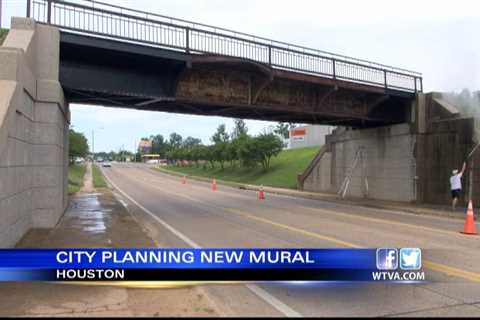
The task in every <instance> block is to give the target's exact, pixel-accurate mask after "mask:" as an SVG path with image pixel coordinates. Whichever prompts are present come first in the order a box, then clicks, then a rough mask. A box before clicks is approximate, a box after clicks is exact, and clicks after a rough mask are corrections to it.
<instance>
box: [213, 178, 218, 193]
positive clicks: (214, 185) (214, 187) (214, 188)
mask: <svg viewBox="0 0 480 320" xmlns="http://www.w3.org/2000/svg"><path fill="white" fill-rule="evenodd" d="M212 190H213V191H217V180H215V178H213V180H212Z"/></svg>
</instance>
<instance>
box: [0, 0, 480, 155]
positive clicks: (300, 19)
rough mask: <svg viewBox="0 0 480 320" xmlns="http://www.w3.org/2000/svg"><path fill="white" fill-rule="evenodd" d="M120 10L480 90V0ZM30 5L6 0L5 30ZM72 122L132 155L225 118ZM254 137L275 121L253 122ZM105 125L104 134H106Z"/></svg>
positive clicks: (429, 86) (113, 116) (78, 115)
mask: <svg viewBox="0 0 480 320" xmlns="http://www.w3.org/2000/svg"><path fill="white" fill-rule="evenodd" d="M109 2H110V3H115V4H118V5H121V6H126V7H132V8H136V9H139V10H146V11H149V12H155V13H160V14H163V15H169V16H173V17H177V18H184V19H188V20H193V21H196V22H201V23H206V24H210V25H216V26H220V27H225V28H229V29H234V30H238V31H242V32H246V33H252V34H255V35H258V36H263V37H267V38H273V39H275V40H280V41H285V42H292V43H295V44H299V45H304V46H308V47H313V48H317V49H321V50H325V51H330V52H335V53H338V54H344V55H348V56H353V57H356V58H363V59H367V60H372V61H375V62H379V63H384V64H388V65H393V66H396V67H402V68H406V69H410V70H415V71H419V72H421V73H422V74H423V78H424V80H423V83H424V89H425V91H426V92H428V91H459V90H461V89H463V88H468V89H470V90H479V89H480V41H479V40H478V39H479V34H480V32H479V31H480V1H475V0H472V1H461V0H456V1H438V0H437V1H418V0H416V1H409V0H403V1H396V2H394V1H384V0H383V1H381V0H379V1H376V0H371V1H367V0H363V1H355V0H351V1H346V0H344V1H341V0H336V1H315V0H310V1H308V0H296V1H284V0H263V1H260V0H241V1H233V0H229V1H226V0H169V1H167V0H137V1H131V0H117V1H109ZM25 3H26V0H25V1H24V0H3V11H2V12H3V14H2V25H3V27H8V26H9V24H10V17H11V16H14V15H20V16H21V15H24V12H25ZM71 111H72V124H73V125H74V129H75V130H77V131H81V132H84V133H85V134H86V135H87V138H89V139H90V137H91V131H92V130H95V150H96V151H110V150H112V149H113V150H118V149H119V148H120V147H122V146H124V147H125V148H127V149H130V150H132V149H133V147H134V143H135V141H136V140H138V139H140V138H141V137H142V136H149V135H150V134H156V133H160V134H163V135H164V136H168V135H169V134H170V133H171V132H172V131H176V132H178V133H180V134H181V135H182V136H184V137H186V136H188V135H191V136H195V137H199V138H201V139H202V140H203V142H204V143H208V142H209V137H210V136H211V135H212V133H213V131H214V129H215V127H216V126H218V125H219V124H221V123H226V124H227V128H229V129H231V128H232V120H231V119H227V118H220V117H199V116H185V115H175V114H167V113H160V112H145V111H134V110H118V109H116V110H115V111H114V112H112V111H113V109H111V108H99V107H87V106H77V105H72V106H71ZM247 124H248V127H249V128H250V132H251V133H257V132H260V131H261V130H263V128H264V127H265V126H267V125H271V123H267V122H261V121H247ZM100 128H103V129H100Z"/></svg>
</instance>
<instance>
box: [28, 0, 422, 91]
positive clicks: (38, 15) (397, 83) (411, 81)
mask: <svg viewBox="0 0 480 320" xmlns="http://www.w3.org/2000/svg"><path fill="white" fill-rule="evenodd" d="M27 17H31V18H34V19H35V20H36V21H38V22H40V23H46V24H51V25H54V26H57V27H59V28H61V29H63V30H66V31H71V32H80V33H86V34H91V35H96V36H101V37H106V38H114V39H119V40H123V41H128V42H135V43H142V44H145V45H152V46H159V47H164V48H169V49H173V50H181V51H183V52H187V53H191V54H216V55H224V56H231V57H238V58H244V59H249V60H252V61H256V62H260V63H264V64H267V65H269V66H271V67H273V68H276V69H284V70H289V71H295V72H300V73H306V74H312V75H317V76H321V77H328V78H331V79H338V80H344V81H350V82H356V83H362V84H368V85H372V86H379V87H384V88H387V89H395V90H401V91H410V92H417V91H422V90H423V84H422V75H421V74H420V73H418V72H414V71H410V70H406V69H400V68H395V67H391V66H387V65H383V64H378V63H374V62H370V61H366V60H361V59H355V58H351V57H347V56H342V55H337V54H333V53H329V52H326V51H320V50H315V49H310V48H306V47H302V46H296V45H292V44H288V43H284V42H279V41H274V40H269V39H265V38H261V37H256V36H253V35H249V34H245V33H240V32H236V31H232V30H228V29H224V28H218V27H212V26H208V25H205V24H199V23H194V22H190V21H186V20H181V19H175V18H171V17H167V16H162V15H158V14H152V13H148V12H142V11H138V10H134V9H128V8H122V7H119V6H115V5H111V4H107V3H103V2H97V1H90V0H77V1H61V0H27Z"/></svg>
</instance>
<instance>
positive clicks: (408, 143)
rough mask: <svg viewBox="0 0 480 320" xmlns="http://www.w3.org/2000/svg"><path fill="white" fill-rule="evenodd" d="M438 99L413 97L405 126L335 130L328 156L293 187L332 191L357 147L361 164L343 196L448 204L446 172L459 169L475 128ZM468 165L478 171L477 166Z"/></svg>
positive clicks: (479, 165)
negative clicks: (410, 111) (446, 107)
mask: <svg viewBox="0 0 480 320" xmlns="http://www.w3.org/2000/svg"><path fill="white" fill-rule="evenodd" d="M440 97H441V95H439V94H438V93H429V94H419V95H418V96H417V99H416V101H415V102H414V104H413V107H412V114H411V121H410V123H404V124H397V125H391V126H386V127H378V128H369V129H347V128H338V129H336V130H335V131H334V132H333V133H332V134H331V135H329V136H327V148H326V149H327V150H328V152H325V153H324V154H323V156H322V157H321V159H320V160H318V159H316V161H315V166H314V167H313V168H312V169H311V170H309V171H308V172H306V173H305V174H304V176H302V179H303V181H299V185H303V189H304V190H306V191H314V192H329V193H335V192H338V191H339V189H340V187H341V185H342V182H343V181H344V179H345V176H346V175H347V173H348V170H349V167H351V166H352V164H353V162H354V158H355V153H356V151H357V150H358V149H359V148H362V149H363V150H364V151H363V155H364V162H362V161H361V160H359V161H358V163H357V165H356V167H355V169H354V170H353V174H352V177H351V182H350V185H349V188H348V191H347V193H346V196H347V197H360V198H361V197H364V198H370V199H378V200H389V201H401V202H417V203H433V204H448V203H449V201H450V185H449V178H450V174H451V171H452V170H453V169H455V168H457V169H460V168H461V166H462V163H463V161H464V159H465V158H466V156H467V154H468V153H469V152H470V150H472V148H473V146H474V142H473V133H474V130H475V124H474V120H473V119H472V118H462V117H460V115H459V113H458V110H454V108H449V109H445V108H443V107H442V106H441V105H440V104H438V103H436V102H435V99H440ZM477 158H478V156H477ZM474 159H476V158H474ZM479 159H480V158H479ZM474 162H475V167H476V168H480V161H477V160H475V161H474ZM477 162H478V163H477ZM478 170H479V169H477V171H478ZM477 176H478V174H477V175H475V177H477ZM468 179H469V177H468V175H465V177H464V178H463V179H462V183H463V189H464V190H465V192H464V195H463V196H462V199H461V201H462V202H463V204H465V200H466V195H467V194H468V186H469V181H468ZM477 180H479V179H477ZM366 182H367V183H368V187H367V185H366ZM473 190H474V194H473V200H474V201H476V202H477V201H480V196H478V195H479V194H480V192H478V191H475V190H476V189H475V188H474V189H473Z"/></svg>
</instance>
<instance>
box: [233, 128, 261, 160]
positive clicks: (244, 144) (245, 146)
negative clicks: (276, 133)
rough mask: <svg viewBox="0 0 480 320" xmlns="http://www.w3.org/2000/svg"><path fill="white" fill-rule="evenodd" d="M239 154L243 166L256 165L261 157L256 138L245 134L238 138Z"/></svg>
mask: <svg viewBox="0 0 480 320" xmlns="http://www.w3.org/2000/svg"><path fill="white" fill-rule="evenodd" d="M237 154H238V158H239V160H240V163H241V165H242V166H243V167H248V168H250V167H255V166H256V165H257V160H258V159H259V158H260V156H259V151H258V148H257V144H256V140H255V138H252V137H250V136H245V137H243V138H242V139H238V140H237Z"/></svg>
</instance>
